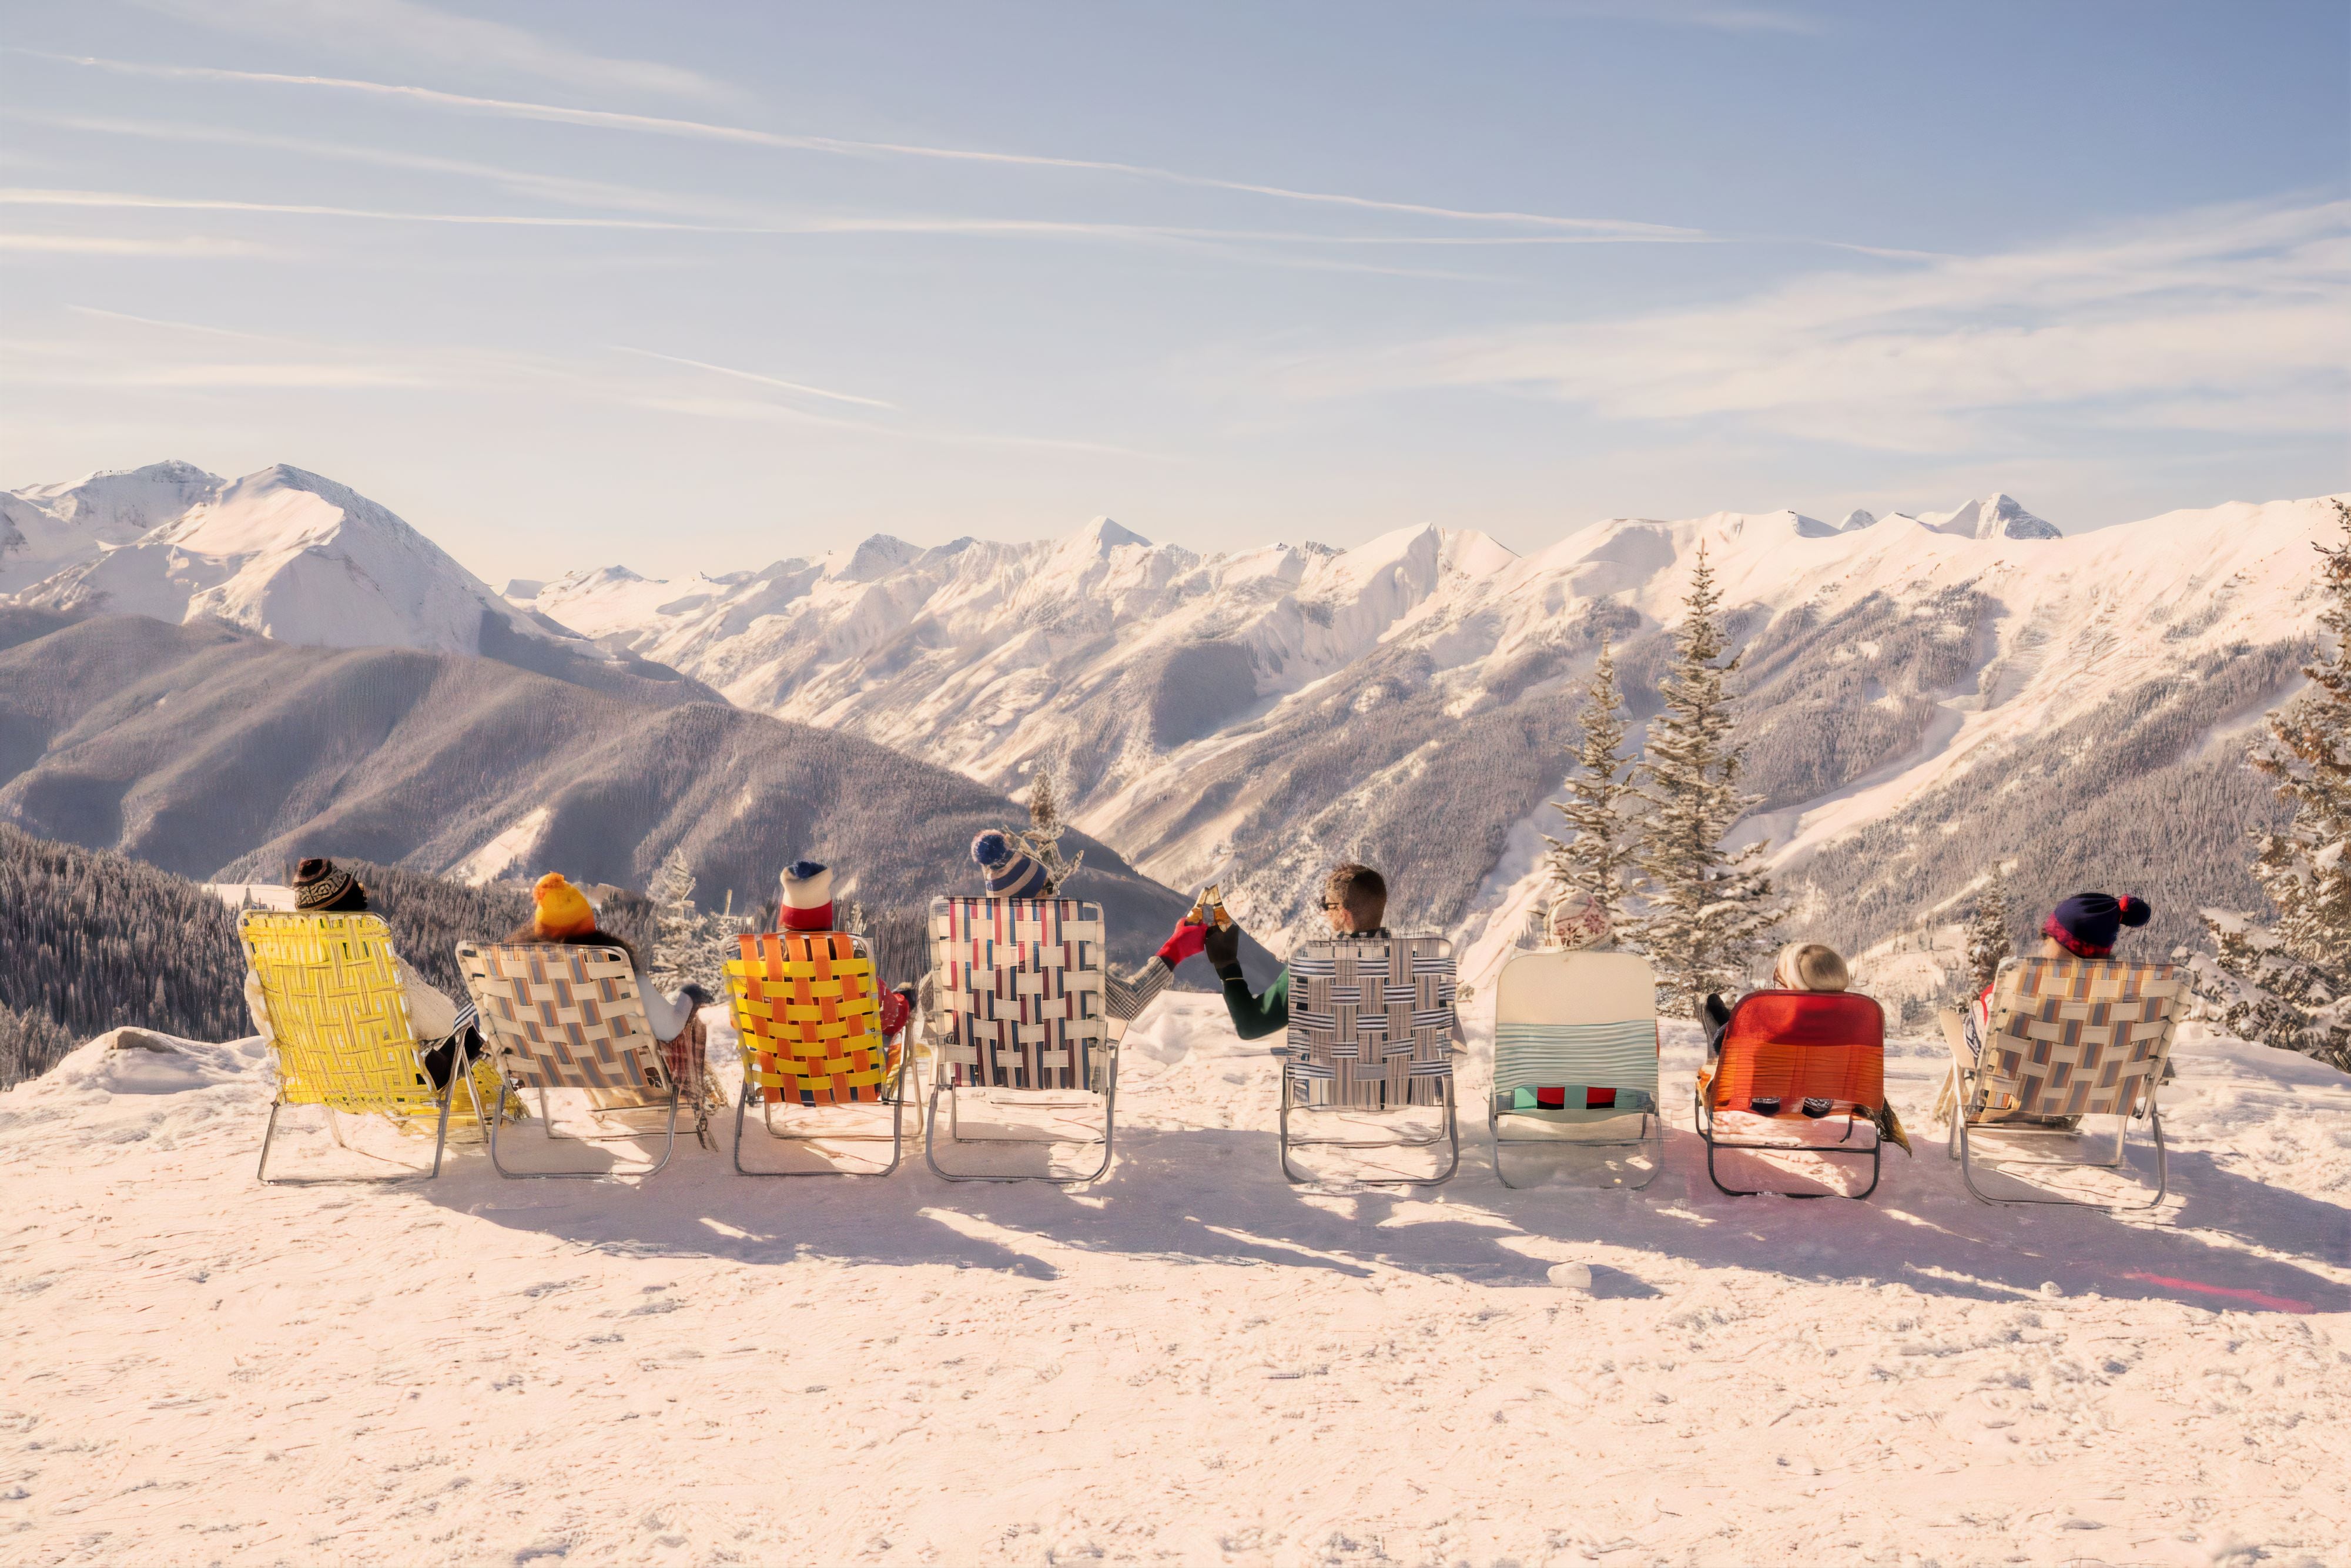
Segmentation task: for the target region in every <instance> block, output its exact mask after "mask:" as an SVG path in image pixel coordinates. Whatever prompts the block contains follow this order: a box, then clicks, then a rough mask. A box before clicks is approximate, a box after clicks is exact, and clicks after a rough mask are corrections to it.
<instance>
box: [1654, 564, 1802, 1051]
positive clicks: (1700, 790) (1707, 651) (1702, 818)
mask: <svg viewBox="0 0 2351 1568" xmlns="http://www.w3.org/2000/svg"><path fill="white" fill-rule="evenodd" d="M1721 603H1722V595H1721V594H1720V593H1719V592H1718V591H1716V589H1715V586H1714V569H1713V568H1712V567H1711V566H1709V565H1708V563H1707V552H1706V548H1705V547H1704V546H1703V545H1701V546H1699V547H1698V568H1697V570H1695V571H1694V572H1693V573H1692V574H1691V577H1690V591H1689V597H1688V598H1687V599H1685V600H1684V601H1682V604H1683V609H1684V611H1685V613H1684V615H1683V617H1682V624H1681V626H1680V628H1679V629H1678V630H1677V632H1675V633H1674V664H1673V668H1672V669H1671V670H1670V671H1669V672H1668V673H1667V675H1666V679H1665V682H1664V684H1663V686H1662V688H1661V690H1660V695H1662V696H1663V697H1664V698H1665V705H1666V706H1665V711H1664V712H1663V713H1661V714H1659V715H1658V716H1657V717H1656V719H1655V720H1653V721H1652V722H1651V724H1650V726H1649V737H1648V747H1647V749H1646V757H1645V760H1644V766H1643V768H1642V773H1643V775H1644V777H1643V781H1642V785H1641V790H1640V792H1641V794H1642V796H1643V797H1644V798H1645V800H1646V801H1647V802H1648V806H1649V810H1648V811H1647V812H1646V815H1645V816H1644V817H1643V819H1642V821H1641V825H1640V835H1639V842H1638V847H1637V851H1636V859H1637V863H1638V864H1639V866H1640V869H1641V873H1642V876H1643V878H1644V885H1643V888H1642V893H1643V894H1644V896H1645V898H1646V907H1645V908H1644V909H1643V911H1642V913H1641V915H1639V917H1638V918H1637V919H1636V920H1635V921H1633V922H1631V923H1630V925H1632V931H1631V932H1630V933H1629V935H1631V936H1632V937H1633V938H1634V939H1635V940H1636V941H1637V942H1638V943H1639V944H1640V945H1641V946H1642V947H1644V948H1645V949H1646V951H1647V953H1648V955H1649V962H1650V964H1651V966H1652V967H1654V968H1655V970H1656V976H1657V1008H1658V1010H1659V1011H1660V1012H1664V1013H1668V1014H1672V1015H1675V1016H1679V1017H1685V1018H1695V1017H1697V1016H1698V1011H1699V1008H1700V1005H1701V1000H1702V998H1704V997H1705V996H1706V995H1707V993H1708V992H1709V991H1719V992H1725V993H1728V992H1730V991H1735V990H1737V989H1738V988H1740V986H1741V985H1742V984H1743V983H1744V982H1745V981H1746V979H1747V977H1748V975H1749V973H1750V971H1751V970H1752V969H1753V967H1754V966H1755V961H1756V959H1757V958H1758V957H1759V956H1761V953H1762V952H1763V950H1764V948H1765V946H1766V945H1767V944H1768V943H1769V941H1770V939H1771V928H1772V927H1773V926H1774V925H1778V924H1779V921H1780V909H1779V906H1778V904H1777V903H1776V902H1775V901H1774V900H1773V898H1772V895H1771V877H1770V875H1769V874H1768V873H1766V872H1765V871H1764V869H1763V854H1764V850H1765V848H1766V846H1765V845H1764V844H1763V843H1761V842H1760V841H1759V842H1756V843H1752V844H1749V845H1748V846H1747V847H1746V848H1744V849H1741V850H1739V851H1736V852H1727V851H1725V850H1724V848H1723V845H1722V841H1723V839H1724V837H1725V836H1726V835H1727V834H1728V833H1729V831H1730V830H1731V828H1732V827H1733V826H1735V825H1736V824H1737V823H1738V821H1739V819H1740V817H1742V816H1744V815H1745V814H1746V812H1747V810H1748V808H1749V807H1750V806H1752V805H1754V804H1755V803H1756V800H1757V799H1758V798H1757V797H1753V796H1749V795H1744V794H1741V793H1740V789H1739V776H1740V770H1741V769H1742V768H1744V766H1745V764H1746V759H1747V753H1746V747H1743V746H1740V744H1738V743H1737V741H1736V740H1735V739H1734V738H1733V735H1734V725H1733V722H1732V719H1731V715H1730V696H1729V677H1730V676H1731V675H1732V674H1736V673H1737V672H1738V669H1739V658H1738V656H1737V655H1735V654H1734V655H1733V656H1732V657H1731V658H1730V659H1729V661H1727V662H1726V663H1723V664H1716V663H1715V661H1716V660H1717V659H1719V658H1721V656H1722V653H1723V649H1724V646H1725V639H1724V635H1723V629H1722V622H1721V621H1720V620H1719V619H1718V617H1717V615H1716V613H1715V612H1716V611H1717V610H1718V609H1719V607H1720V605H1721Z"/></svg>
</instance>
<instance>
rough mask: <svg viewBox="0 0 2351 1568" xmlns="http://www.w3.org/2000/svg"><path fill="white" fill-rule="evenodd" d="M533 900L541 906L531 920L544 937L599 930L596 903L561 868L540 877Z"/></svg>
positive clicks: (534, 889)
mask: <svg viewBox="0 0 2351 1568" xmlns="http://www.w3.org/2000/svg"><path fill="white" fill-rule="evenodd" d="M530 900H531V902H532V903H533V904H537V905H538V910H537V911H536V912H535V913H534V914H533V915H531V917H530V923H531V925H532V926H533V927H534V928H535V929H536V930H537V931H538V934H539V935H540V936H582V935H584V934H585V933H587V932H590V931H593V930H595V929H596V909H595V906H594V905H593V904H590V903H589V902H588V895H587V894H584V893H582V892H580V890H579V889H578V888H576V887H574V886H572V885H571V884H570V883H568V882H566V881H564V880H563V873H561V872H559V871H551V872H549V873H547V874H546V875H545V876H543V877H540V878H539V879H538V886H536V887H534V888H532V889H531V890H530Z"/></svg>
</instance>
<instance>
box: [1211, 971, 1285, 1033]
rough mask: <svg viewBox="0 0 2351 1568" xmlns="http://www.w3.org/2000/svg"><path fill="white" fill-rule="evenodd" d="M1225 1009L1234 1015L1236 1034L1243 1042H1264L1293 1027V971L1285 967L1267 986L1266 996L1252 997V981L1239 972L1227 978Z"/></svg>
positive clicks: (1226, 976) (1228, 975) (1225, 980)
mask: <svg viewBox="0 0 2351 1568" xmlns="http://www.w3.org/2000/svg"><path fill="white" fill-rule="evenodd" d="M1224 982H1225V1010H1226V1011H1227V1012H1228V1013H1230V1014H1232V1015H1233V1032H1234V1033H1235V1034H1238V1035H1239V1036H1240V1037H1241V1038H1242V1039H1243V1040H1263V1039H1264V1038H1265V1037H1266V1036H1267V1035H1270V1034H1280V1033H1281V1032H1282V1031H1283V1030H1287V1029H1288V1028H1289V1027H1290V971H1289V970H1288V969H1287V968H1285V969H1283V970H1282V971H1281V973H1280V975H1278V976H1276V977H1274V982H1273V984H1272V985H1270V986H1268V987H1267V988H1266V990H1265V995H1263V996H1261V997H1259V996H1252V995H1250V994H1249V981H1248V980H1247V979H1246V978H1244V977H1242V975H1241V972H1240V971H1239V970H1238V969H1234V970H1232V971H1230V972H1229V973H1228V974H1226V975H1225V976H1224Z"/></svg>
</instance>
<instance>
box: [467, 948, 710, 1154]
mask: <svg viewBox="0 0 2351 1568" xmlns="http://www.w3.org/2000/svg"><path fill="white" fill-rule="evenodd" d="M457 967H458V969H459V970H460V971H462V972H463V973H464V975H465V988H466V990H468V991H470V992H471V993H472V994H473V998H474V1008H475V1012H476V1013H477V1014H478V1015H479V1017H478V1020H477V1021H478V1027H479V1028H480V1030H481V1031H482V1038H483V1040H484V1041H485V1042H486V1043H487V1045H488V1047H489V1051H490V1054H491V1056H492V1058H493V1059H494V1060H495V1061H496V1062H497V1064H498V1068H499V1071H500V1073H501V1075H502V1082H500V1085H499V1089H498V1107H499V1109H501V1110H503V1109H504V1108H505V1105H506V1093H507V1090H508V1089H509V1088H511V1089H513V1090H514V1091H515V1092H516V1093H517V1097H519V1095H520V1093H521V1092H522V1091H524V1090H527V1089H536V1090H538V1091H539V1107H540V1115H541V1121H542V1122H543V1124H545V1127H546V1131H547V1135H548V1137H549V1139H550V1140H553V1141H559V1142H564V1143H597V1142H607V1141H610V1140H608V1139H600V1138H582V1137H580V1136H579V1135H577V1134H559V1133H558V1132H556V1130H555V1121H554V1117H553V1115H552V1114H551V1113H549V1111H548V1107H547V1091H549V1090H550V1089H584V1090H588V1091H590V1098H591V1099H592V1100H593V1101H594V1102H595V1103H597V1106H598V1112H599V1114H602V1113H609V1112H612V1111H661V1110H666V1111H667V1112H668V1113H669V1126H668V1129H667V1132H666V1134H665V1138H664V1143H663V1145H662V1153H661V1158H660V1159H658V1160H656V1161H654V1162H653V1165H652V1166H648V1167H646V1168H644V1169H643V1170H634V1171H617V1170H611V1169H605V1170H560V1171H517V1170H508V1169H507V1167H506V1165H505V1164H504V1162H502V1161H501V1160H500V1159H499V1158H498V1130H497V1122H496V1120H493V1121H492V1123H491V1124H490V1164H491V1165H492V1166H494V1167H496V1170H497V1173H498V1174H499V1175H500V1176H568V1177H576V1178H583V1179H593V1178H595V1177H598V1176H652V1175H653V1173H654V1172H656V1171H659V1170H660V1169H661V1168H662V1167H663V1166H666V1165H668V1164H669V1159H670V1155H672V1154H674V1153H675V1152H676V1149H677V1109H678V1101H679V1083H678V1081H677V1079H676V1077H675V1076H674V1074H672V1073H671V1071H670V1070H669V1067H668V1064H667V1063H665V1062H664V1061H663V1060H662V1053H661V1048H660V1044H659V1042H657V1041H656V1040H654V1039H653V1024H652V1022H651V1021H650V1020H649V1019H647V1018H646V1017H645V1005H644V1000H643V998H642V997H640V996H639V995H638V993H637V976H636V971H635V969H634V968H633V967H632V966H631V965H630V963H629V956H628V955H627V954H625V953H622V952H621V951H620V950H619V949H617V948H612V947H574V946H566V945H559V944H547V943H515V944H513V945H511V946H494V945H491V944H486V943H473V942H460V943H458V944H457ZM689 1032H690V1031H689ZM626 1136H629V1137H632V1138H633V1137H638V1136H643V1134H639V1133H631V1134H626Z"/></svg>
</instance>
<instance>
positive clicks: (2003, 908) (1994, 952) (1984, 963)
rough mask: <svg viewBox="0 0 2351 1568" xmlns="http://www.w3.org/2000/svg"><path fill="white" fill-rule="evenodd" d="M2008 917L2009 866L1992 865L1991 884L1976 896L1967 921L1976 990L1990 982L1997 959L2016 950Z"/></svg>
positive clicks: (1969, 950)
mask: <svg viewBox="0 0 2351 1568" xmlns="http://www.w3.org/2000/svg"><path fill="white" fill-rule="evenodd" d="M2008 919H2009V916H2008V868H2007V867H2006V866H1994V867H1992V871H1991V885H1990V886H1989V887H1986V888H1985V889H1984V890H1983V894H1982V895H1981V896H1980V897H1979V898H1978V899H1977V900H1976V911H1975V914H1974V915H1973V916H1972V917H1971V918H1970V920H1969V922H1968V973H1969V974H1970V975H1972V976H1974V977H1975V983H1976V989H1977V990H1979V991H1980V990H1982V989H1983V988H1985V987H1986V986H1989V985H1991V977H1992V976H1993V975H1995V974H1997V973H1999V971H2000V961H2001V959H2002V958H2005V957H2007V956H2009V955H2011V954H2012V953H2014V952H2015V951H2016V943H2015V941H2014V939H2013V938H2012V937H2011V936H2010V935H2009V925H2008Z"/></svg>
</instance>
